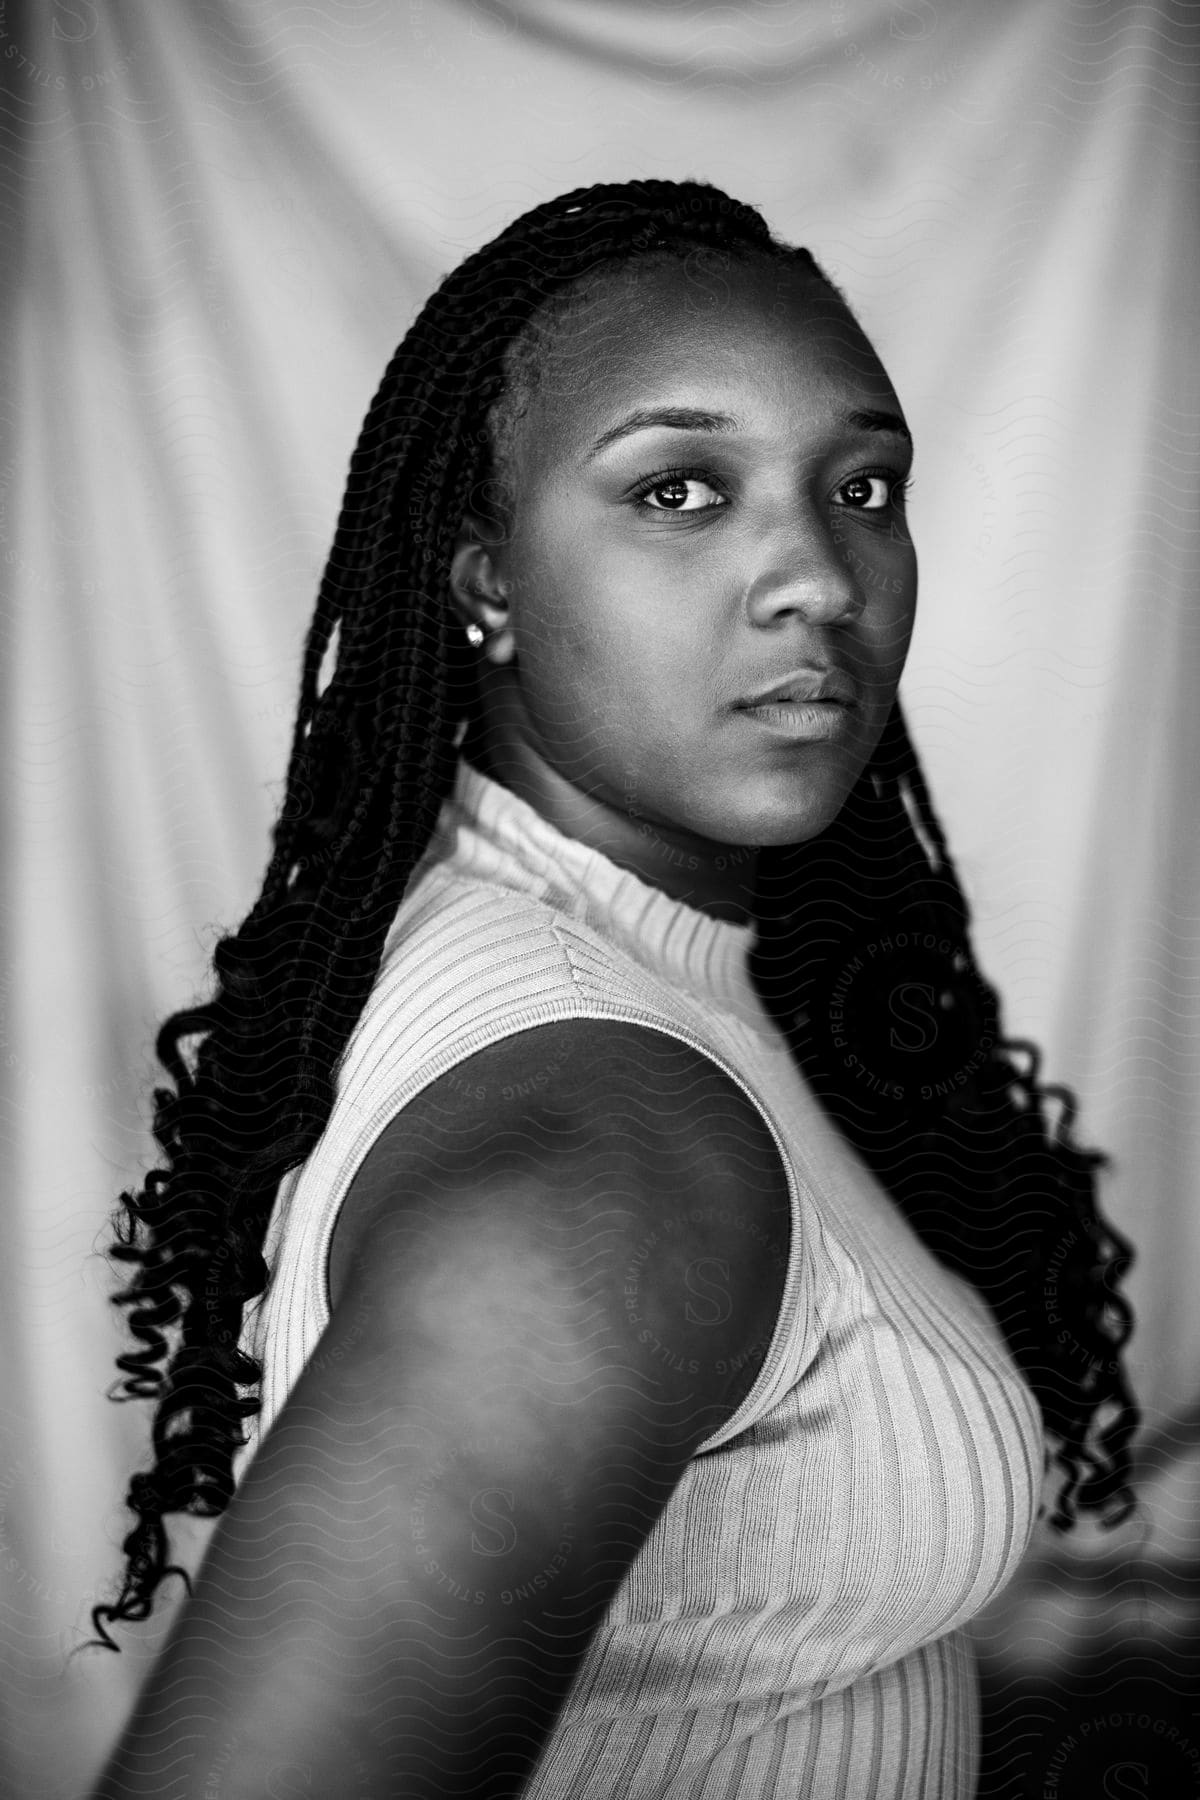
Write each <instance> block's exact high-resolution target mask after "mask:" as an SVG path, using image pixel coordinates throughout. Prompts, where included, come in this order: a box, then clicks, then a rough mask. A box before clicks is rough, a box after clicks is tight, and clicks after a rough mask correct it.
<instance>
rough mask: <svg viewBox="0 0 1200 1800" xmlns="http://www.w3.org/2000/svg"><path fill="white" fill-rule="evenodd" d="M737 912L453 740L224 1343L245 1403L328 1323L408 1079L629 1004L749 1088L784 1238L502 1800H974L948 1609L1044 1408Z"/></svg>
mask: <svg viewBox="0 0 1200 1800" xmlns="http://www.w3.org/2000/svg"><path fill="white" fill-rule="evenodd" d="M752 932H753V927H752V926H743V925H736V924H733V923H730V922H728V921H724V920H719V919H715V918H712V917H710V916H709V915H708V914H706V913H703V912H700V911H698V910H697V909H695V908H694V907H690V906H687V905H685V904H684V903H683V902H682V901H678V900H674V899H672V898H671V897H670V896H668V895H666V894H664V893H662V892H661V891H660V890H659V889H657V888H652V887H649V886H648V885H647V884H646V883H645V882H643V881H642V880H640V879H639V877H637V876H636V875H633V874H632V873H630V872H628V871H626V870H623V869H621V868H619V867H618V866H617V865H616V864H615V863H613V862H611V861H610V860H609V859H608V858H607V857H605V856H604V855H602V854H601V853H600V852H598V851H596V850H592V849H589V848H588V847H587V846H586V845H584V844H582V843H580V842H579V841H578V840H576V839H573V838H568V837H564V836H563V834H562V833H561V832H559V831H558V830H557V829H556V828H555V827H554V826H552V825H551V824H549V823H548V821H547V820H545V819H543V818H542V817H541V815H540V814H539V813H538V812H536V811H535V810H534V808H532V807H531V806H529V805H528V804H527V803H526V802H525V801H523V800H521V799H519V798H518V797H517V796H516V795H514V794H512V793H511V792H510V791H509V790H508V789H507V788H504V787H502V786H500V785H499V784H498V783H496V782H494V781H492V780H490V779H489V778H488V777H487V776H485V775H483V774H481V773H479V772H478V771H477V770H476V769H474V768H473V767H472V766H471V765H470V764H469V763H467V762H466V761H465V760H460V762H459V765H458V773H457V777H456V782H455V788H454V792H453V794H452V796H451V797H450V798H449V799H448V800H447V801H446V803H445V805H444V807H443V809H442V813H441V817H440V820H439V824H438V827H437V831H436V833H435V835H434V837H433V838H432V839H431V841H430V844H429V847H428V850H427V851H426V854H425V856H424V857H423V858H422V860H421V862H420V864H419V865H418V867H417V869H416V870H415V871H414V874H413V878H412V880H411V881H410V883H409V887H408V891H407V893H406V895H405V897H404V901H403V903H402V905H401V907H400V909H399V912H398V914H397V917H396V919H395V921H394V924H393V927H392V929H391V931H390V933H389V935H388V939H387V942H386V946H385V951H384V957H383V962H382V965H381V969H380V974H379V977H378V980H377V982H376V984H375V986H374V988H373V990H372V994H371V997H370V999H369V1001H368V1003H367V1006H366V1008H365V1010H364V1012H363V1015H362V1018H361V1019H360V1021H359V1023H358V1025H357V1027H356V1029H355V1031H354V1033H353V1035H352V1037H351V1039H350V1042H349V1044H348V1045H347V1048H346V1053H345V1055H344V1057H343V1059H342V1063H341V1067H340V1072H339V1077H338V1088H337V1099H336V1102H335V1106H334V1109H333V1112H332V1114H331V1117H330V1120H329V1123H328V1125H327V1127H326V1130H325V1132H324V1134H323V1136H322V1137H321V1139H320V1141H319V1143H318V1144H317V1146H316V1148H315V1150H314V1151H313V1152H312V1154H311V1156H310V1157H309V1159H308V1161H307V1162H306V1163H305V1164H304V1165H303V1166H302V1168H300V1169H298V1170H295V1171H293V1172H292V1173H291V1174H290V1175H289V1176H288V1177H287V1178H286V1179H285V1180H284V1181H283V1182H282V1183H281V1186H280V1191H279V1195H278V1198H277V1201H276V1205H275V1210H274V1213H273V1215H272V1219H271V1224H270V1228H269V1231H268V1236H267V1241H266V1246H265V1255H266V1258H267V1263H268V1267H269V1269H270V1272H271V1273H270V1281H269V1284H268V1287H267V1290H266V1292H265V1293H264V1295H263V1296H262V1297H261V1298H260V1300H259V1302H258V1303H257V1305H256V1306H255V1307H253V1308H252V1309H250V1312H249V1316H248V1317H247V1321H246V1326H245V1329H244V1332H243V1340H242V1341H243V1345H244V1347H245V1348H246V1349H247V1350H249V1351H250V1352H251V1353H252V1354H254V1355H255V1356H257V1357H259V1358H260V1359H261V1360H262V1363H263V1365H264V1382H263V1410H262V1413H261V1414H260V1416H259V1418H258V1419H257V1420H255V1421H252V1422H251V1428H252V1430H253V1431H254V1436H253V1437H252V1439H251V1441H250V1443H249V1444H248V1445H247V1446H246V1448H245V1450H244V1451H243V1452H242V1453H241V1455H240V1457H239V1459H238V1465H237V1473H238V1478H239V1479H240V1478H241V1476H242V1474H243V1473H244V1471H245V1467H246V1464H247V1463H248V1461H249V1459H250V1457H251V1456H252V1455H253V1453H254V1449H255V1446H256V1444H257V1442H258V1441H260V1439H261V1436H262V1434H264V1433H265V1432H266V1430H267V1429H268V1428H269V1426H270V1424H271V1421H272V1419H273V1418H274V1417H275V1415H276V1414H277V1413H278V1411H279V1409H280V1408H281V1407H282V1405H283V1403H284V1401H285V1400H286V1398H287V1395H288V1393H289V1392H290V1390H291V1388H292V1386H293V1385H294V1383H295V1382H296V1380H297V1378H298V1377H299V1375H300V1372H301V1370H302V1369H303V1367H304V1365H305V1363H306V1362H307V1360H308V1358H309V1357H310V1356H311V1355H312V1353H313V1351H314V1350H315V1349H316V1346H317V1343H318V1341H319V1339H320V1337H321V1334H322V1332H323V1331H324V1329H325V1326H326V1325H327V1323H328V1320H329V1299H328V1288H327V1285H326V1263H327V1256H328V1251H329V1245H330V1241H331V1238H332V1235H333V1227H334V1224H335V1222H336V1220H337V1215H338V1210H339V1208H340V1206H341V1203H342V1200H343V1199H344V1197H345V1194H346V1191H347V1189H348V1188H349V1185H350V1182H351V1180H352V1178H353V1176H354V1174H355V1173H356V1171H357V1169H358V1167H359V1165H360V1164H361V1162H362V1160H363V1158H364V1157H365V1156H366V1154H367V1151H368V1150H369V1149H370V1147H371V1145H372V1144H373V1142H374V1141H375V1139H376V1138H377V1137H378V1135H379V1133H380V1131H381V1130H382V1129H383V1127H384V1126H385V1125H386V1124H387V1123H388V1122H389V1120H391V1119H392V1118H393V1117H395V1115H396V1114H397V1113H398V1112H399V1111H401V1110H402V1108H403V1107H404V1106H405V1105H406V1104H407V1103H408V1101H409V1100H411V1099H412V1098H413V1096H414V1095H415V1094H417V1093H419V1092H420V1090H421V1089H422V1088H423V1087H425V1086H426V1084H427V1083H429V1082H430V1081H432V1080H434V1079H435V1078H436V1077H437V1076H439V1075H442V1074H444V1073H445V1072H446V1071H447V1070H449V1069H451V1068H453V1067H454V1065H455V1064H456V1063H458V1062H460V1061H461V1060H462V1059H463V1058H464V1057H466V1056H469V1055H471V1054H472V1053H473V1052H474V1051H476V1050H479V1049H482V1048H483V1047H484V1046H485V1045H487V1044H491V1043H495V1042H496V1041H497V1040H498V1039H501V1038H504V1037H506V1036H508V1035H510V1034H511V1033H513V1032H517V1031H524V1030H527V1029H528V1028H529V1027H531V1026H535V1025H538V1024H541V1023H546V1022H549V1021H552V1020H561V1019H567V1018H612V1019H622V1020H634V1021H641V1022H643V1023H645V1024H647V1025H649V1026H652V1027H654V1028H655V1029H657V1030H659V1031H664V1032H667V1033H669V1034H671V1035H672V1036H674V1037H677V1038H681V1039H683V1040H684V1041H685V1042H687V1043H689V1044H691V1045H693V1046H694V1047H696V1048H698V1049H700V1050H702V1051H703V1052H704V1053H705V1054H707V1055H708V1056H710V1057H711V1058H712V1059H713V1061H714V1062H716V1063H718V1064H719V1065H720V1066H721V1067H722V1068H723V1069H724V1070H725V1071H726V1072H727V1073H728V1074H729V1075H731V1076H732V1077H733V1078H734V1079H735V1080H736V1081H737V1082H738V1083H739V1084H740V1086H741V1087H742V1088H743V1089H744V1090H745V1091H746V1092H747V1093H748V1094H749V1095H750V1097H751V1098H752V1099H753V1100H754V1102H755V1104H756V1105H757V1106H758V1108H759V1110H760V1112H761V1113H762V1115H763V1117H764V1119H765V1120H766V1122H767V1124H768V1125H769V1127H770V1129H771V1131H772V1132H773V1134H774V1136H775V1139H776V1142H777V1143H778V1145H779V1149H780V1152H781V1155H782V1157H783V1161H784V1164H785V1167H786V1170H787V1176H788V1185H789V1189H790V1193H791V1207H792V1242H791V1252H790V1260H789V1267H788V1271H787V1278H786V1284H785V1288H784V1294H783V1299H782V1303H781V1306H780V1312H779V1318H778V1321H777V1324H776V1328H775V1332H774V1336H773V1338H772V1340H771V1343H770V1346H769V1349H768V1352H767V1355H766V1359H765V1361H764V1363H763V1365H762V1369H761V1371H760V1373H759V1376H758V1379H757V1380H756V1382H755V1384H754V1386H753V1388H752V1390H751V1392H750V1393H749V1394H748V1395H747V1397H746V1399H745V1400H744V1401H743V1403H742V1405H741V1406H740V1407H739V1408H738V1410H737V1412H736V1413H735V1414H734V1415H733V1416H732V1417H731V1418H730V1420H729V1421H728V1422H727V1423H726V1425H725V1426H724V1427H723V1428H722V1429H721V1430H720V1431H718V1432H716V1433H715V1434H714V1435H713V1436H712V1437H711V1438H709V1439H708V1440H707V1442H706V1443H705V1444H704V1445H703V1446H702V1447H701V1449H700V1450H699V1451H698V1452H697V1454H696V1456H695V1457H694V1459H693V1460H692V1462H691V1463H690V1464H689V1465H688V1467H687V1469H686V1470H685V1472H684V1475H683V1478H682V1479H681V1481H680V1483H679V1485H678V1487H677V1488H676V1490H675V1492H674V1494H673V1495H672V1496H671V1499H670V1500H669V1502H668V1503H667V1506H666V1509H665V1511H664V1512H663V1513H662V1515H661V1516H660V1518H659V1519H658V1521H657V1523H656V1524H655V1526H654V1528H653V1529H652V1531H651V1532H650V1535H649V1536H648V1538H647V1539H646V1541H645V1543H644V1545H643V1547H642V1549H641V1551H640V1552H639V1554H638V1556H637V1557H636V1559H635V1560H634V1562H633V1564H632V1566H631V1567H630V1569H629V1570H628V1572H627V1574H626V1576H625V1578H624V1580H623V1581H622V1582H621V1584H620V1587H619V1588H618V1590H617V1592H616V1594H615V1595H614V1597H613V1599H612V1601H611V1602H610V1604H609V1607H608V1609H607V1612H606V1614H605V1616H604V1618H603V1620H602V1622H601V1625H600V1627H599V1629H598V1630H597V1632H596V1635H595V1637H594V1639H593V1640H592V1643H591V1644H590V1646H589V1648H588V1651H587V1654H586V1656H585V1659H584V1662H583V1664H582V1666H581V1668H580V1670H579V1673H578V1675H577V1677H576V1680H575V1683H574V1685H573V1687H572V1689H571V1691H570V1692H569V1694H568V1696H567V1700H566V1703H565V1706H564V1709H563V1711H562V1714H561V1715H560V1718H559V1720H558V1722H557V1725H556V1727H555V1729H554V1731H553V1733H552V1735H551V1737H550V1739H549V1741H548V1742H547V1744H546V1746H545V1748H544V1750H543V1753H542V1756H541V1758H540V1759H539V1762H538V1765H537V1767H536V1769H535V1770H534V1772H533V1774H532V1776H531V1778H530V1781H529V1784H528V1785H527V1788H526V1790H525V1796H526V1800H568V1797H569V1800H785V1797H786V1800H800V1797H801V1796H805V1797H808V1796H814V1797H816V1800H835V1797H841V1796H845V1797H846V1800H970V1797H971V1796H973V1795H974V1793H975V1784H976V1766H977V1760H978V1695H977V1678H976V1672H975V1665H974V1660H973V1654H972V1649H971V1644H970V1639H969V1637H968V1636H967V1634H966V1632H965V1631H964V1630H963V1626H964V1624H965V1622H966V1621H967V1620H968V1619H970V1618H971V1617H972V1615H973V1614H974V1613H976V1612H977V1611H979V1609H980V1608H981V1607H983V1606H984V1605H985V1603H986V1602H987V1601H988V1600H990V1599H991V1597H992V1596H993V1595H994V1594H995V1593H997V1591H998V1590H999V1589H1000V1588H1001V1587H1003V1585H1004V1584H1005V1583H1006V1582H1007V1581H1008V1580H1009V1578H1010V1577H1011V1575H1012V1574H1013V1572H1014V1570H1015V1569H1016V1567H1017V1564H1018V1563H1019V1562H1020V1560H1021V1557H1022V1555H1023V1554H1024V1552H1025V1549H1026V1547H1027V1544H1028V1541H1029V1538H1030V1534H1031V1532H1032V1529H1033V1525H1034V1521H1035V1515H1036V1509H1037V1502H1038V1496H1039V1492H1040V1488H1041V1480H1042V1465H1043V1445H1042V1435H1041V1418H1040V1414H1039V1411H1038V1408H1037V1404H1036V1402H1035V1400H1034V1399H1033V1397H1032V1395H1031V1393H1030V1391H1029V1389H1028V1387H1027V1386H1026V1384H1025V1382H1024V1381H1023V1380H1022V1378H1021V1377H1020V1376H1019V1375H1018V1373H1017V1371H1016V1369H1015V1368H1014V1366H1013V1363H1012V1361H1011V1359H1010V1357H1009V1355H1008V1352H1007V1350H1006V1349H1005V1347H1004V1345H1003V1342H1002V1339H1001V1337H1000V1334H999V1332H998V1330H997V1329H996V1327H995V1325H994V1323H993V1321H992V1318H991V1315H990V1313H989V1311H988V1309H987V1307H986V1306H985V1305H984V1303H983V1301H982V1300H981V1299H980V1298H979V1297H978V1295H977V1294H976V1293H975V1292H974V1290H973V1289H972V1288H971V1287H969V1285H968V1284H967V1283H966V1282H964V1281H962V1280H960V1279H959V1278H958V1277H957V1276H955V1275H952V1274H950V1273H949V1272H948V1271H947V1270H945V1269H944V1268H943V1267H942V1266H941V1265H940V1264H939V1263H938V1262H937V1261H936V1260H935V1259H934V1258H933V1257H932V1256H931V1255H930V1254H929V1252H928V1251H926V1249H925V1248H924V1246H923V1245H922V1243H921V1242H920V1240H919V1239H918V1238H917V1236H916V1235H915V1233H914V1232H913V1231H912V1229H911V1228H910V1227H909V1225H908V1224H907V1223H906V1222H905V1220H904V1219H903V1218H902V1216H901V1214H900V1213H899V1211H898V1210H897V1208H896V1207H895V1205H894V1203H893V1202H892V1201H891V1199H890V1197H889V1196H888V1195H887V1193H886V1192H885V1190H884V1189H883V1188H882V1187H881V1186H880V1184H879V1183H878V1182H877V1181H876V1179H875V1178H874V1177H873V1176H872V1175H871V1173H870V1172H869V1171H868V1170H867V1168H866V1166H865V1165H864V1164H863V1163H862V1161H861V1159H860V1158H858V1156H857V1155H856V1154H855V1153H854V1152H853V1151H852V1150H851V1149H850V1148H849V1147H848V1146H847V1144H846V1143H845V1141H844V1140H843V1139H842V1137H841V1136H840V1134H839V1133H838V1132H837V1130H836V1128H835V1127H834V1126H833V1125H832V1124H831V1123H830V1122H829V1120H828V1119H827V1117H826V1115H825V1113H824V1112H823V1111H822V1109H821V1107H820V1105H819V1103H818V1102H817V1101H816V1099H815V1097H814V1096H813V1095H812V1093H811V1091H810V1090H809V1088H808V1087H807V1085H806V1084H805V1082H804V1080H803V1078H802V1077H801V1075H800V1074H799V1072H798V1070H797V1069H796V1067H795V1064H794V1062H793V1061H792V1058H791V1055H790V1053H789V1052H788V1050H787V1047H786V1044H785V1043H784V1040H783V1037H782V1035H781V1033H780V1032H779V1030H778V1028H777V1027H776V1026H775V1025H774V1024H773V1022H772V1021H771V1020H770V1019H769V1017H768V1016H767V1014H766V1013H765V1011H764V1009H763V1007H762V1004H761V1002H760V1001H759V999H758V997H757V994H756V993H755V991H754V989H753V986H752V984H751V981H750V977H749V974H748V971H747V966H746V959H747V955H748V952H749V949H750V945H751V941H752Z"/></svg>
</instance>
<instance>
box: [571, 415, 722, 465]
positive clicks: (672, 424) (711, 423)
mask: <svg viewBox="0 0 1200 1800" xmlns="http://www.w3.org/2000/svg"><path fill="white" fill-rule="evenodd" d="M662 425H666V426H669V428H670V429H671V430H672V431H737V430H738V428H739V427H740V425H741V420H740V419H735V418H734V417H733V415H732V414H731V413H718V412H705V411H703V410H701V409H700V408H698V407H694V406H650V407H641V408H639V410H638V411H637V412H631V413H630V414H628V416H627V417H626V418H624V419H620V420H618V422H617V423H616V424H615V425H610V426H609V428H608V430H607V431H602V432H601V433H600V436H599V437H598V438H597V439H596V441H595V443H594V444H593V445H592V447H591V449H590V450H589V451H588V453H587V456H586V457H585V458H584V461H585V462H590V461H591V460H592V458H593V456H599V454H600V452H601V450H607V448H608V446H609V445H610V444H615V443H616V441H617V439H618V438H623V437H628V436H629V435H630V433H631V432H634V431H649V430H650V429H651V427H652V426H662Z"/></svg>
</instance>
